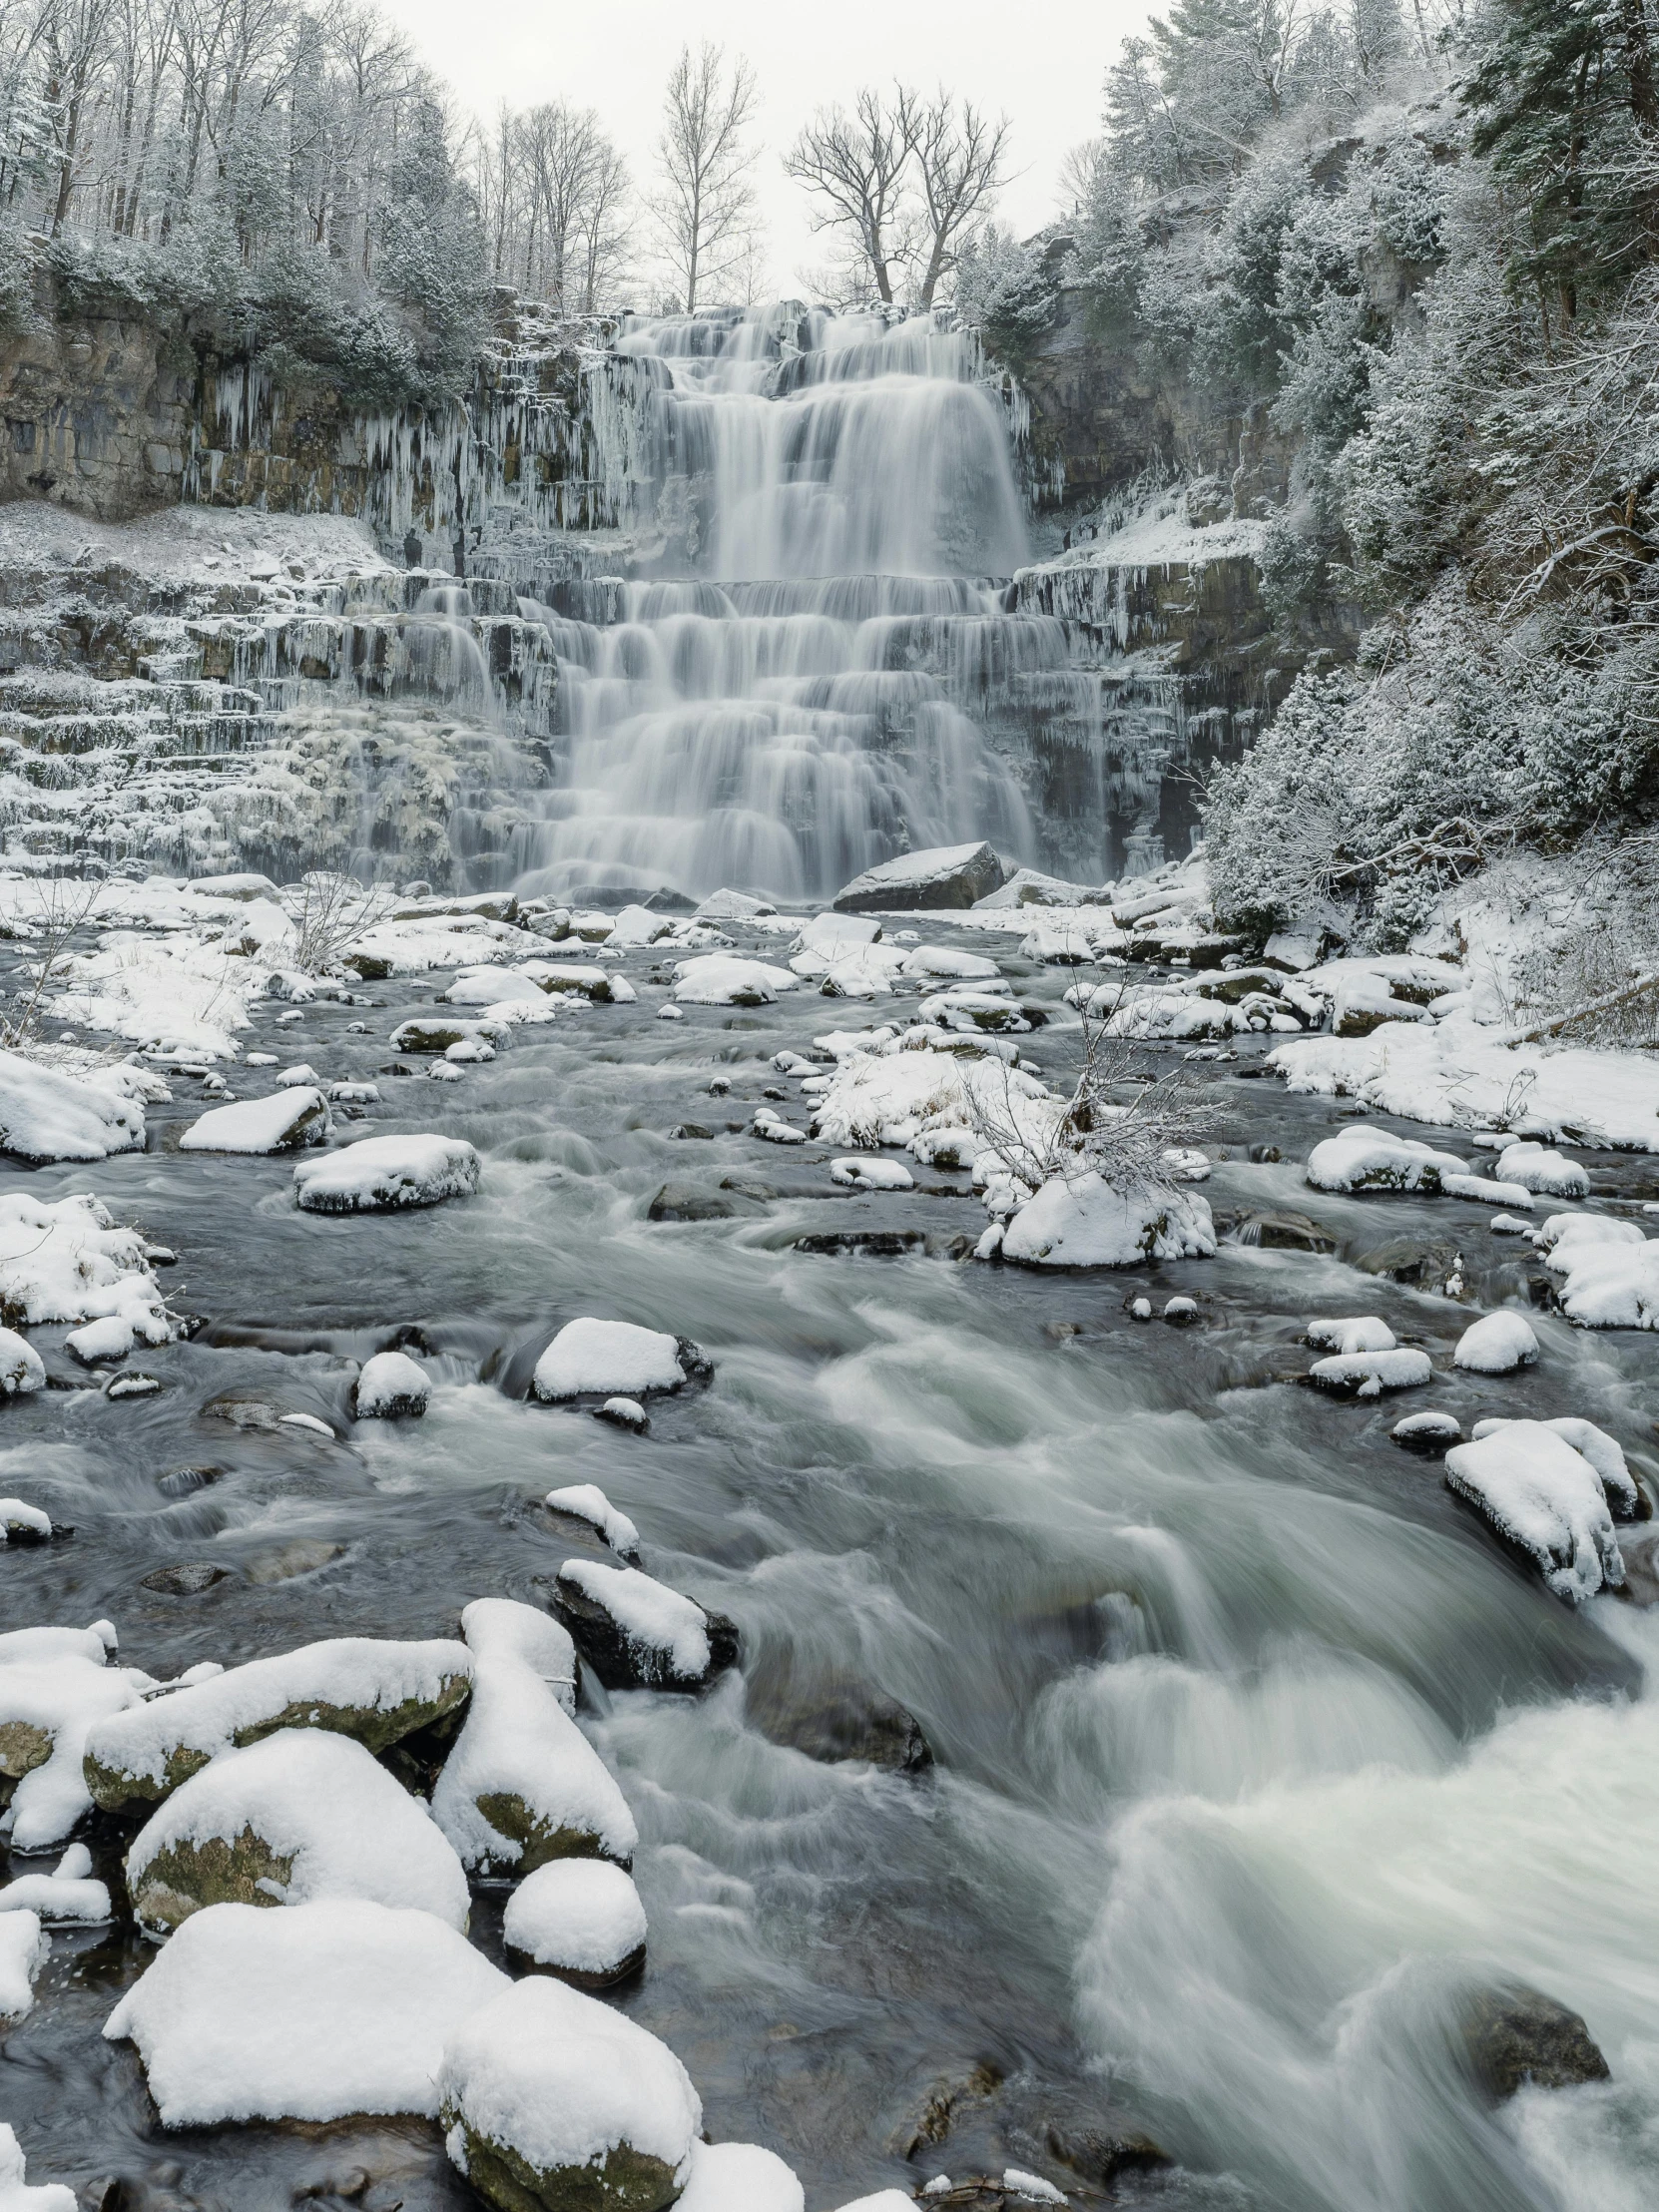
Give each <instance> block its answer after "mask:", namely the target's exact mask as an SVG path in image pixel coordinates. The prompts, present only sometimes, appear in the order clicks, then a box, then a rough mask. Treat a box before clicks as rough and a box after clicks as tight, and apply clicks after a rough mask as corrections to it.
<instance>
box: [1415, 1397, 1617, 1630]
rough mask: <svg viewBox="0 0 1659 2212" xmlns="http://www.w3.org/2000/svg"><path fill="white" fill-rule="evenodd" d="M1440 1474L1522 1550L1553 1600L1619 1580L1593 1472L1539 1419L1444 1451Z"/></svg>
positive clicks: (1608, 1520) (1577, 1596)
mask: <svg viewBox="0 0 1659 2212" xmlns="http://www.w3.org/2000/svg"><path fill="white" fill-rule="evenodd" d="M1445 1478H1446V1481H1447V1482H1448V1483H1449V1484H1450V1486H1451V1488H1452V1489H1454V1490H1455V1491H1456V1492H1457V1493H1458V1495H1459V1496H1460V1497H1464V1498H1467V1499H1468V1501H1469V1503H1470V1504H1471V1505H1473V1506H1475V1507H1476V1509H1477V1510H1478V1511H1479V1512H1481V1513H1482V1514H1484V1516H1485V1517H1486V1519H1487V1520H1488V1521H1490V1522H1491V1524H1492V1526H1493V1527H1494V1528H1495V1529H1496V1530H1497V1532H1498V1534H1499V1535H1500V1536H1503V1537H1504V1538H1505V1539H1506V1540H1507V1541H1508V1542H1510V1543H1512V1544H1514V1545H1515V1546H1516V1547H1517V1549H1519V1550H1520V1551H1522V1552H1524V1553H1526V1555H1527V1556H1528V1557H1529V1558H1530V1559H1532V1560H1533V1561H1534V1562H1535V1564H1536V1565H1537V1567H1538V1569H1539V1572H1540V1573H1541V1574H1542V1575H1543V1578H1544V1580H1545V1582H1547V1583H1548V1585H1549V1587H1550V1588H1551V1589H1552V1590H1553V1591H1554V1592H1555V1594H1556V1596H1557V1597H1563V1598H1567V1599H1569V1600H1570V1601H1571V1602H1572V1603H1574V1604H1578V1603H1581V1602H1582V1601H1583V1600H1584V1599H1585V1598H1589V1597H1594V1595H1595V1594H1596V1592H1597V1591H1598V1590H1600V1589H1602V1588H1604V1587H1613V1588H1617V1587H1618V1585H1619V1584H1620V1583H1622V1582H1623V1580H1624V1561H1623V1559H1622V1557H1621V1556H1620V1553H1619V1545H1618V1538H1617V1537H1616V1536H1615V1534H1614V1532H1613V1518H1612V1514H1611V1512H1610V1511H1609V1508H1608V1502H1607V1492H1606V1488H1605V1486H1604V1484H1603V1482H1602V1478H1601V1476H1600V1475H1599V1474H1598V1473H1597V1471H1596V1469H1595V1467H1594V1466H1593V1465H1592V1464H1591V1462H1590V1461H1589V1460H1588V1459H1587V1458H1586V1457H1585V1456H1584V1454H1583V1453H1582V1452H1580V1451H1576V1450H1574V1448H1573V1446H1572V1445H1571V1444H1570V1443H1568V1441H1567V1440H1566V1438H1565V1437H1564V1436H1562V1435H1560V1434H1559V1433H1558V1432H1557V1431H1556V1430H1555V1429H1554V1428H1553V1427H1548V1426H1546V1425H1545V1424H1544V1423H1543V1422H1542V1421H1534V1420H1514V1421H1505V1422H1503V1423H1501V1424H1500V1425H1499V1426H1498V1427H1496V1428H1494V1429H1492V1430H1489V1431H1488V1432H1487V1433H1486V1434H1485V1435H1482V1436H1477V1437H1476V1438H1475V1439H1474V1440H1473V1441H1472V1442H1470V1443H1466V1444H1454V1445H1453V1446H1452V1448H1451V1449H1450V1450H1449V1451H1448V1452H1447V1453H1446V1455H1445Z"/></svg>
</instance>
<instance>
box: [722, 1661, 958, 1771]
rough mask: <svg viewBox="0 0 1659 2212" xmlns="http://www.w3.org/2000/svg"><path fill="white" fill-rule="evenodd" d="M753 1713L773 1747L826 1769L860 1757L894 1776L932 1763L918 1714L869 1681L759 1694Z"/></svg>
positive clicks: (755, 1696)
mask: <svg viewBox="0 0 1659 2212" xmlns="http://www.w3.org/2000/svg"><path fill="white" fill-rule="evenodd" d="M749 1712H750V1717H751V1719H752V1720H753V1721H754V1722H755V1724H756V1726H757V1727H759V1728H760V1729H762V1730H763V1731H764V1732H765V1733H766V1734H767V1735H768V1736H770V1737H771V1738H772V1740H773V1742H774V1743H779V1744H788V1745H789V1746H790V1747H791V1748H792V1749H793V1750H795V1751H801V1752H805V1753H806V1755H807V1757H808V1758H809V1759H818V1760H822V1761H823V1762H824V1763H825V1764H826V1765H827V1766H830V1765H834V1764H835V1763H836V1762H837V1761H840V1760H843V1759H856V1760H864V1761H867V1762H868V1764H869V1765H870V1766H872V1767H884V1768H885V1769H886V1770H887V1771H888V1772H889V1773H891V1774H922V1773H924V1772H925V1771H926V1770H927V1768H929V1767H930V1766H931V1765H932V1764H933V1751H932V1746H931V1745H930V1744H929V1743H928V1741H927V1738H926V1737H925V1736H924V1735H923V1734H922V1730H921V1723H920V1722H919V1721H918V1720H917V1719H916V1717H915V1715H914V1714H913V1713H911V1712H908V1711H906V1709H905V1708H904V1707H903V1706H902V1705H900V1704H899V1703H898V1701H897V1699H896V1698H890V1697H887V1696H885V1695H883V1693H882V1692H881V1691H879V1690H876V1689H872V1688H871V1687H870V1686H869V1685H868V1684H867V1683H863V1682H852V1681H847V1682H834V1683H827V1684H823V1685H815V1686H814V1687H813V1688H812V1689H810V1690H807V1691H805V1692H803V1693H802V1694H799V1695H796V1694H788V1695H782V1696H780V1695H769V1694H768V1693H767V1692H766V1691H764V1690H756V1691H753V1692H752V1693H751V1695H750V1698H749Z"/></svg>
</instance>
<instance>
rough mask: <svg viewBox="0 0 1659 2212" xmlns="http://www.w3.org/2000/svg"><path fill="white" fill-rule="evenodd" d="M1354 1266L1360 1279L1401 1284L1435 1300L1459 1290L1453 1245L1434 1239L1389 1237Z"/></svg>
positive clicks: (1457, 1258)
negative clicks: (1371, 1277)
mask: <svg viewBox="0 0 1659 2212" xmlns="http://www.w3.org/2000/svg"><path fill="white" fill-rule="evenodd" d="M1354 1265H1355V1266H1356V1267H1357V1268H1358V1269H1359V1270H1360V1273H1361V1274H1362V1275H1378V1276H1382V1277H1383V1278H1385V1280H1386V1281H1388V1282H1390V1283H1405V1284H1408V1285H1409V1286H1410V1287H1411V1289H1412V1290H1417V1291H1427V1292H1429V1293H1431V1294H1432V1295H1433V1296H1434V1297H1436V1298H1448V1297H1454V1296H1456V1295H1457V1294H1458V1293H1459V1292H1460V1291H1461V1289H1462V1282H1463V1255H1462V1254H1461V1252H1459V1251H1458V1249H1457V1247H1456V1246H1455V1245H1454V1244H1447V1243H1445V1242H1444V1241H1443V1240H1441V1239H1439V1238H1436V1237H1390V1238H1389V1239H1388V1240H1387V1241H1386V1243H1384V1244H1380V1245H1375V1246H1373V1248H1372V1250H1371V1251H1370V1252H1362V1253H1360V1254H1359V1255H1358V1257H1357V1258H1356V1259H1355V1261H1354Z"/></svg>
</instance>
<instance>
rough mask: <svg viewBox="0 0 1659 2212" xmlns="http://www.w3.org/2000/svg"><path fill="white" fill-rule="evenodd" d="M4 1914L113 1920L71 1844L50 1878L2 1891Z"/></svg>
mask: <svg viewBox="0 0 1659 2212" xmlns="http://www.w3.org/2000/svg"><path fill="white" fill-rule="evenodd" d="M0 1913H34V1914H37V1915H38V1916H39V1918H40V1919H41V1920H42V1921H43V1922H46V1921H77V1922H80V1923H81V1924H82V1925H83V1926H85V1927H94V1926H98V1925H100V1924H101V1923H103V1922H105V1921H107V1920H109V1919H111V1918H112V1915H111V1910H110V1893H109V1890H108V1888H107V1887H106V1886H105V1884H103V1883H102V1882H98V1881H95V1880H94V1879H93V1873H92V1854H91V1852H90V1851H88V1849H87V1847H86V1845H85V1844H71V1845H70V1847H69V1849H68V1850H67V1851H66V1852H65V1853H64V1855H63V1857H62V1858H61V1859H60V1860H59V1861H58V1864H57V1865H56V1866H55V1867H54V1868H53V1869H52V1871H51V1873H50V1874H23V1875H19V1876H18V1877H17V1878H16V1880H15V1881H12V1882H8V1883H6V1884H5V1885H4V1886H3V1887H0ZM0 2212H4V2203H3V2200H0Z"/></svg>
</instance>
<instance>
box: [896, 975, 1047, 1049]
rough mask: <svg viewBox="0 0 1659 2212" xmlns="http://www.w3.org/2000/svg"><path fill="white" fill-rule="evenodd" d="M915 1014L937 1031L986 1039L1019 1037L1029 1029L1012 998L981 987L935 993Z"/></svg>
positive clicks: (965, 986)
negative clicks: (935, 1027) (956, 1031)
mask: <svg viewBox="0 0 1659 2212" xmlns="http://www.w3.org/2000/svg"><path fill="white" fill-rule="evenodd" d="M917 1011H918V1013H919V1014H920V1016H921V1018H922V1020H923V1021H926V1022H934V1023H936V1024H937V1025H938V1027H939V1028H941V1029H957V1030H962V1031H964V1032H968V1033H971V1032H974V1031H978V1032H980V1033H982V1034H983V1035H985V1036H988V1037H1003V1036H1006V1037H1023V1036H1025V1035H1027V1034H1028V1032H1029V1030H1030V1028H1031V1024H1030V1022H1029V1021H1028V1020H1027V1019H1026V1017H1025V1015H1024V1014H1023V1012H1022V1011H1021V1010H1020V1008H1019V1007H1018V1006H1017V1005H1016V1004H1015V1003H1014V1001H1013V999H1012V998H1009V997H1007V996H1005V995H1004V992H1003V991H1002V990H990V989H987V988H985V987H984V986H983V985H980V986H979V987H978V988H977V989H976V988H974V987H973V986H972V985H971V984H967V983H959V984H956V985H954V986H953V987H952V988H951V989H949V990H945V991H935V992H934V993H933V994H932V996H931V997H929V998H924V999H923V1000H922V1002H921V1004H920V1006H919V1007H918V1008H917Z"/></svg>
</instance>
